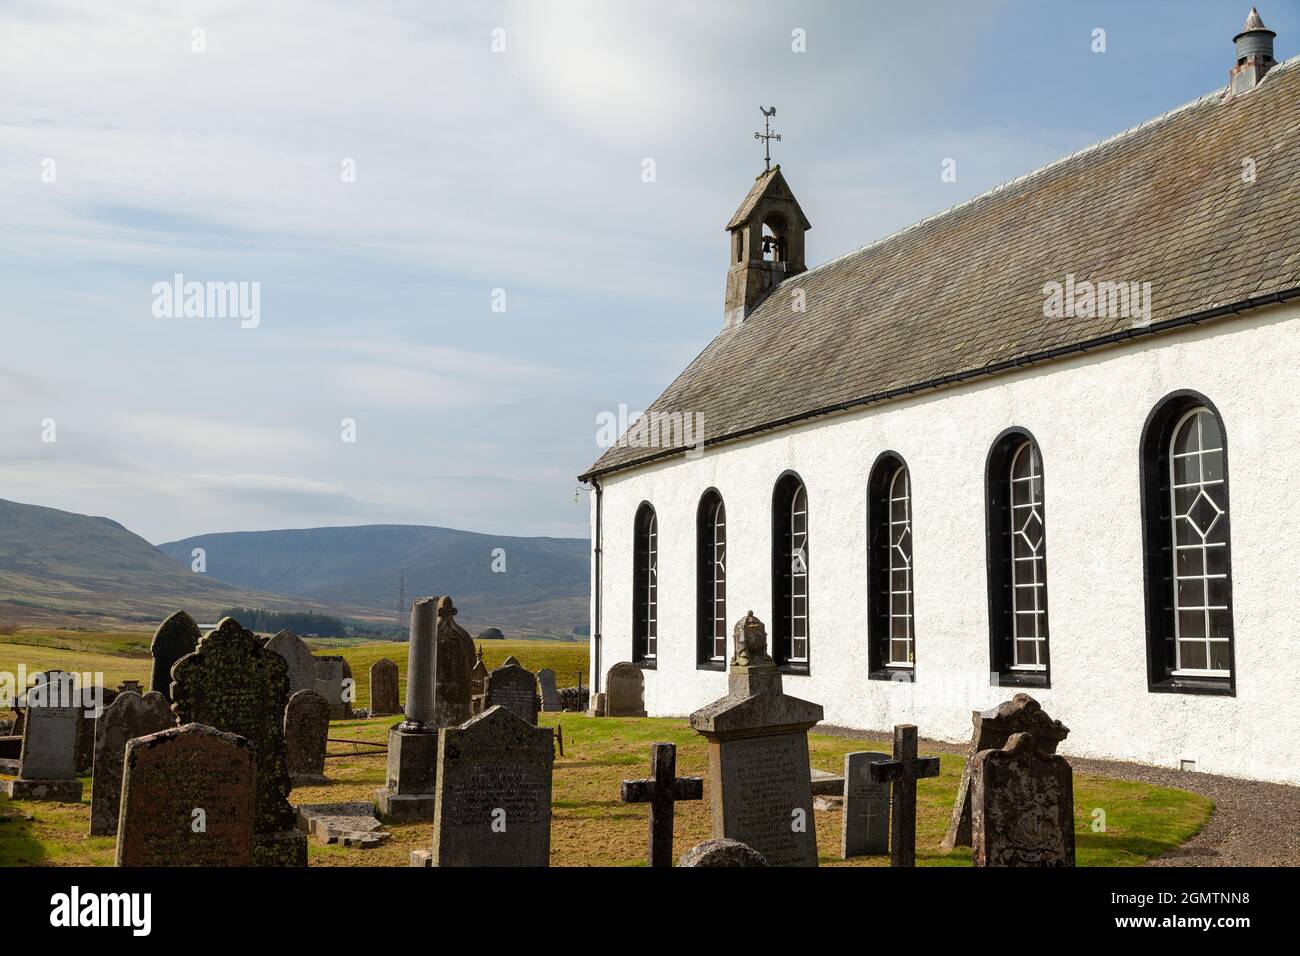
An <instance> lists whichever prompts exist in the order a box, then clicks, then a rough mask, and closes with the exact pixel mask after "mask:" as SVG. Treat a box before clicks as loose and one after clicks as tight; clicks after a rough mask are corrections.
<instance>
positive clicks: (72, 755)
mask: <svg viewBox="0 0 1300 956" xmlns="http://www.w3.org/2000/svg"><path fill="white" fill-rule="evenodd" d="M23 701H24V703H25V709H24V720H23V742H22V751H21V753H20V755H19V758H18V779H16V780H4V781H0V793H4V794H6V795H7V796H8V797H9V798H10V799H13V800H53V801H58V802H63V803H77V802H79V801H80V800H81V790H82V787H81V781H80V780H78V779H77V738H78V736H79V735H80V732H81V723H82V718H83V715H84V713H85V704H84V702H83V701H82V697H81V692H80V689H79V688H78V687H77V685H76V680H75V678H74V677H73V676H72V675H71V674H68V673H65V672H64V671H46V672H45V673H42V674H37V675H36V684H35V685H33V686H32V687H30V688H28V689H27V691H26V693H25V694H24V695H23Z"/></svg>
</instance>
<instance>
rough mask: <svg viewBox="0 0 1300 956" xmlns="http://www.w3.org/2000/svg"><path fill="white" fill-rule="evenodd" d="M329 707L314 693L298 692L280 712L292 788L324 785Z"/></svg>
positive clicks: (310, 691) (328, 732) (323, 699)
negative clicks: (282, 714) (281, 713)
mask: <svg viewBox="0 0 1300 956" xmlns="http://www.w3.org/2000/svg"><path fill="white" fill-rule="evenodd" d="M329 734H330V705H329V704H328V703H327V702H326V700H325V698H324V697H322V696H321V695H320V694H318V693H316V692H315V691H314V690H300V691H298V693H296V694H294V695H293V696H292V697H290V698H289V706H287V707H285V709H284V752H285V760H286V762H287V763H288V765H289V779H290V781H291V782H292V783H293V785H294V786H295V787H299V786H303V785H304V784H309V783H325V782H327V781H326V779H325V747H326V742H327V740H328V739H329Z"/></svg>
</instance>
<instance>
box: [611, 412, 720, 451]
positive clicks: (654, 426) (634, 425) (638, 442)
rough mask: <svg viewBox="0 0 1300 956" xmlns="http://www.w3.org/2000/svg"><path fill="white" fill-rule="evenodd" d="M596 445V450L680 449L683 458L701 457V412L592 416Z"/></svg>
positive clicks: (702, 414) (618, 413)
mask: <svg viewBox="0 0 1300 956" xmlns="http://www.w3.org/2000/svg"><path fill="white" fill-rule="evenodd" d="M596 444H597V446H599V447H600V448H614V447H618V448H667V449H672V448H684V449H686V457H687V458H699V457H700V456H701V455H703V454H704V413H703V412H662V411H653V410H652V411H649V412H631V413H629V412H628V408H627V406H626V405H619V406H618V412H617V413H615V412H601V413H599V414H598V415H597V416H596Z"/></svg>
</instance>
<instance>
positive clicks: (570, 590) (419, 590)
mask: <svg viewBox="0 0 1300 956" xmlns="http://www.w3.org/2000/svg"><path fill="white" fill-rule="evenodd" d="M194 548H203V549H204V550H205V551H206V552H207V561H208V573H209V574H210V575H211V576H212V577H214V578H218V579H220V580H222V581H228V582H230V583H231V584H235V585H239V586H241V587H246V588H256V589H258V590H262V591H270V592H276V593H279V594H282V595H294V596H299V597H302V598H304V599H307V600H309V601H313V602H316V603H319V604H322V605H325V606H327V607H329V608H331V609H332V610H333V612H334V613H338V614H341V615H343V616H347V617H354V618H358V619H361V620H365V621H367V622H394V621H395V612H394V608H395V607H396V603H397V582H398V575H399V574H400V573H401V572H402V571H403V570H405V573H406V589H407V595H408V597H409V598H410V599H411V600H414V599H415V598H417V597H422V596H427V595H432V594H450V595H452V597H453V598H454V599H455V601H456V606H457V607H458V608H459V609H460V611H461V614H460V617H459V620H460V622H461V623H462V624H463V625H464V626H465V627H467V628H468V629H469V630H470V633H471V634H473V633H476V632H477V631H478V630H479V629H482V628H486V627H492V626H495V627H500V628H501V629H502V630H503V631H504V632H505V634H506V636H507V637H517V636H520V635H521V634H527V633H544V632H549V633H552V634H557V635H563V634H570V633H572V632H573V630H574V628H575V627H582V626H584V625H585V624H586V623H587V619H588V613H587V586H588V567H589V560H590V555H591V543H590V542H589V541H587V540H586V539H582V538H520V537H512V536H509V535H492V534H480V533H477V532H472V531H457V530H454V529H452V528H437V527H432V526H425V525H362V526H358V527H351V528H306V529H299V530H284V531H236V532H225V533H217V534H202V535H196V536H195V537H192V538H185V539H184V540H181V541H170V542H167V543H166V544H160V545H159V546H158V550H159V551H161V552H163V553H164V554H167V555H170V556H171V557H173V558H174V559H176V560H177V561H178V562H184V563H185V565H186V566H188V564H189V561H190V553H191V551H192V550H193V549H194ZM497 548H500V549H502V551H503V552H504V568H505V570H504V571H503V572H495V571H493V570H492V568H493V565H494V555H495V553H496V552H495V549H497ZM495 563H496V565H497V566H498V567H500V566H501V561H500V560H499V559H498V560H496V562H495Z"/></svg>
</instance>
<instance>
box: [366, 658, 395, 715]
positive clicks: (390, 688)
mask: <svg viewBox="0 0 1300 956" xmlns="http://www.w3.org/2000/svg"><path fill="white" fill-rule="evenodd" d="M401 712H402V708H401V704H400V703H399V702H398V700H397V665H396V664H394V663H393V662H392V661H390V660H389V659H388V658H387V657H381V658H379V660H377V661H375V662H374V663H373V664H371V665H370V716H371V717H386V716H388V715H389V714H400V713H401Z"/></svg>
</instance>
